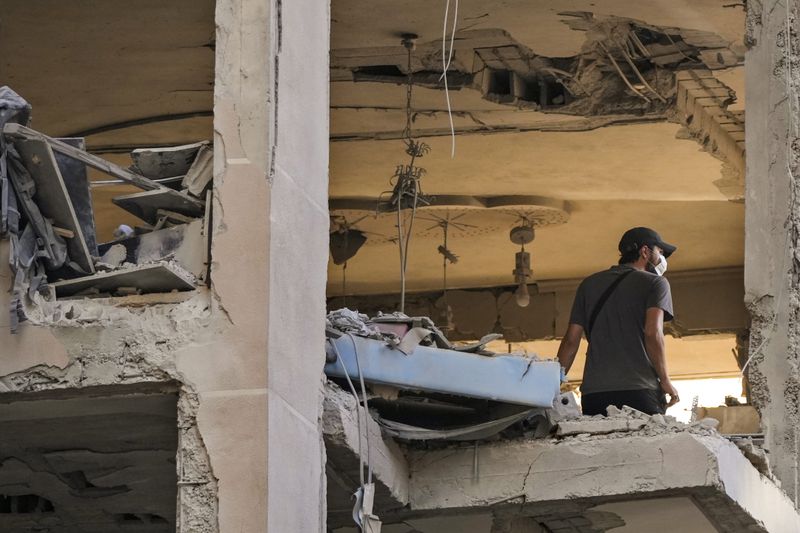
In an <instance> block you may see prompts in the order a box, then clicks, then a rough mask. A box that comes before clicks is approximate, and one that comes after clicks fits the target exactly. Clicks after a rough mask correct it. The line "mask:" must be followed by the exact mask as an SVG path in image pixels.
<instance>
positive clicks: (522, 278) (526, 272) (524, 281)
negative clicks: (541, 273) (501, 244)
mask: <svg viewBox="0 0 800 533" xmlns="http://www.w3.org/2000/svg"><path fill="white" fill-rule="evenodd" d="M509 238H510V239H511V242H513V243H514V244H519V245H520V246H521V249H520V251H519V252H517V253H516V256H515V261H514V266H515V268H514V271H513V272H512V274H514V283H516V284H517V290H516V291H514V299H515V300H516V302H517V305H518V306H520V307H528V305H529V304H530V303H531V296H530V293H529V292H528V280H529V279H530V278H531V277H532V275H533V271H532V270H531V254H529V253H528V252H526V251H525V245H526V244H529V243H531V242H533V238H534V231H533V223H532V222H531V221H530V220H528V219H527V218H525V217H522V220H521V223H520V225H518V226H514V227H513V228H512V229H511V233H510V234H509Z"/></svg>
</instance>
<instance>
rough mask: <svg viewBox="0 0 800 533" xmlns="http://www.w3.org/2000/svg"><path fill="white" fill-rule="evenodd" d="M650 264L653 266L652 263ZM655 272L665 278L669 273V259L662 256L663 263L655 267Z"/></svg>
mask: <svg viewBox="0 0 800 533" xmlns="http://www.w3.org/2000/svg"><path fill="white" fill-rule="evenodd" d="M650 264H651V265H653V264H652V263H650ZM653 270H655V273H656V275H658V276H663V275H664V272H666V271H667V258H666V257H664V256H663V255H662V256H661V262H659V263H658V264H657V265H653Z"/></svg>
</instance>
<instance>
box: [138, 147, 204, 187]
mask: <svg viewBox="0 0 800 533" xmlns="http://www.w3.org/2000/svg"><path fill="white" fill-rule="evenodd" d="M209 144H210V143H209V142H208V141H203V142H199V143H192V144H184V145H181V146H170V147H168V148H140V149H138V150H134V151H133V152H131V159H133V165H134V167H135V168H136V170H138V171H139V172H140V173H141V174H142V175H143V176H146V177H148V178H151V179H157V178H170V177H173V176H184V175H186V174H187V172H188V171H189V168H191V166H192V163H193V162H194V161H195V158H196V157H197V155H198V152H199V151H200V150H201V149H202V148H203V147H207V146H208V145H209Z"/></svg>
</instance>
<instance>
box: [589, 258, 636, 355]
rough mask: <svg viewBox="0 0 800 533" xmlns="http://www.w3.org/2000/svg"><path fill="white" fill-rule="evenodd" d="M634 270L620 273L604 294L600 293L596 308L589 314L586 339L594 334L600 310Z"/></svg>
mask: <svg viewBox="0 0 800 533" xmlns="http://www.w3.org/2000/svg"><path fill="white" fill-rule="evenodd" d="M631 272H633V270H628V271H627V272H625V273H624V274H622V275H620V276H619V277H618V278H617V279H615V280H614V281H613V282H611V285H609V286H608V288H607V289H606V290H605V292H604V293H603V294H601V295H600V299H599V300H597V303H596V304H594V309H592V314H591V316H589V323H588V324H586V339H587V340H588V339H589V338H590V337H591V336H592V328H593V327H594V321H595V320H597V316H598V315H599V314H600V311H601V310H602V309H603V306H604V305H605V304H606V302H607V301H608V299H609V298H610V297H611V294H612V293H613V292H614V291H615V290H616V289H617V287H618V286H619V284H620V283H622V280H623V279H625V278H626V277H627V276H628V274H630V273H631Z"/></svg>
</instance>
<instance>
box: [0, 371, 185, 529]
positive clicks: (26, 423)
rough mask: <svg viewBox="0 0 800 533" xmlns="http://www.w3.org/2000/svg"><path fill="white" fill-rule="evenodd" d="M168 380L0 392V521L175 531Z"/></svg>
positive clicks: (173, 415)
mask: <svg viewBox="0 0 800 533" xmlns="http://www.w3.org/2000/svg"><path fill="white" fill-rule="evenodd" d="M177 402H178V391H177V388H176V387H175V386H174V385H173V386H170V385H162V386H155V385H152V384H150V385H144V386H141V385H139V386H137V385H129V386H118V387H115V388H114V389H113V390H112V389H109V388H107V387H106V388H101V389H100V390H95V389H92V388H87V389H83V390H77V389H65V390H61V391H46V392H40V393H32V394H14V393H9V394H4V395H0V431H2V434H3V438H2V439H0V529H2V530H3V531H7V532H9V533H22V532H25V531H51V532H53V533H57V532H67V531H82V532H87V533H91V532H97V533H100V532H103V533H110V532H114V531H142V532H153V533H156V532H165V533H166V532H171V531H172V532H174V531H175V527H176V511H177V508H176V495H177V493H178V477H177V473H176V456H177V454H178V442H179V434H178V423H177V422H178V406H177Z"/></svg>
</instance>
